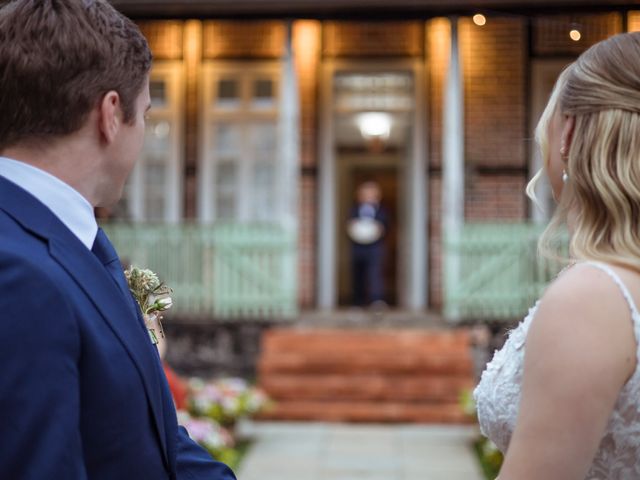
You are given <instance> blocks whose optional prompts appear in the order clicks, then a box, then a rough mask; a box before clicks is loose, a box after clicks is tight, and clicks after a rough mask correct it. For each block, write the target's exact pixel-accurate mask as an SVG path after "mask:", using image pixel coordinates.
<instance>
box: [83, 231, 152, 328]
mask: <svg viewBox="0 0 640 480" xmlns="http://www.w3.org/2000/svg"><path fill="white" fill-rule="evenodd" d="M91 251H92V252H93V254H94V255H95V256H96V257H97V258H98V260H100V262H102V264H103V265H104V268H105V269H106V270H107V272H109V275H110V276H111V278H113V281H114V282H115V283H116V285H117V286H118V289H119V290H120V292H121V293H122V295H124V300H125V302H126V303H127V305H129V308H130V309H131V312H132V313H133V314H134V315H135V316H136V318H137V319H138V323H139V324H140V326H142V328H143V330H144V332H145V334H146V333H147V329H146V327H145V326H144V320H143V319H142V315H141V312H140V308H139V307H138V305H137V304H136V301H135V299H134V298H133V295H132V294H131V290H129V285H128V284H127V279H126V278H125V276H124V270H123V269H122V263H120V257H118V254H117V253H116V249H115V248H113V245H112V244H111V242H110V241H109V238H108V237H107V234H106V233H104V230H102V229H101V228H98V234H97V235H96V239H95V241H94V242H93V247H92V248H91Z"/></svg>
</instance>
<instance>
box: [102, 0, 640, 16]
mask: <svg viewBox="0 0 640 480" xmlns="http://www.w3.org/2000/svg"><path fill="white" fill-rule="evenodd" d="M111 3H112V4H113V5H114V6H115V7H117V8H118V9H120V10H121V11H122V12H124V13H126V14H128V15H131V16H148V17H165V18H166V17H189V16H199V17H201V16H207V17H238V18H256V17H261V18H264V17H287V18H296V17H304V18H348V17H353V18H363V17H365V18H389V17H390V16H392V17H430V16H434V15H441V14H454V13H461V14H464V13H469V12H473V11H478V10H486V11H495V12H496V13H500V12H502V13H507V14H511V13H520V14H525V13H526V14H533V13H554V12H558V13H560V12H562V11H567V10H575V9H580V11H585V10H594V11H595V10H603V9H611V8H613V7H634V6H640V0H633V1H630V0H626V1H624V0H395V1H393V2H390V1H389V0H320V1H319V0H233V1H230V0H111Z"/></svg>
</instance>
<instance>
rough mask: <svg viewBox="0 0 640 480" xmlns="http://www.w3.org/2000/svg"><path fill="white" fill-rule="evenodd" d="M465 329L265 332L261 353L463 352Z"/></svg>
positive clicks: (293, 330) (465, 343) (466, 335)
mask: <svg viewBox="0 0 640 480" xmlns="http://www.w3.org/2000/svg"><path fill="white" fill-rule="evenodd" d="M468 346H469V334H468V332H467V331H466V330H454V331H443V332H437V333H436V332H434V333H425V332H424V331H416V330H403V331H397V330H386V331H345V330H295V329H273V330H269V331H268V332H266V333H265V335H264V337H263V340H262V351H263V352H276V353H282V352H295V351H303V352H309V351H311V350H316V351H317V350H320V351H327V349H331V350H333V349H340V348H345V347H346V348H348V349H349V351H358V352H365V351H367V352H388V351H393V352H397V351H415V350H417V349H418V350H425V351H429V352H432V353H439V352H443V351H444V352H448V353H451V352H453V351H466V349H467V348H468Z"/></svg>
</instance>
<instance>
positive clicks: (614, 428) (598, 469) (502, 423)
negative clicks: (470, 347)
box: [473, 262, 640, 480]
mask: <svg viewBox="0 0 640 480" xmlns="http://www.w3.org/2000/svg"><path fill="white" fill-rule="evenodd" d="M585 264H587V265H591V266H593V267H595V268H598V269H600V270H602V271H604V272H606V273H607V274H608V275H609V276H610V277H611V278H612V279H613V281H614V282H615V283H616V285H618V287H619V288H620V291H621V292H622V294H623V296H624V298H625V300H626V301H627V303H628V304H629V309H630V311H631V318H632V321H633V329H634V333H635V337H636V342H637V343H638V345H639V346H638V348H637V349H636V362H637V366H636V370H635V372H634V373H633V375H632V376H631V378H630V379H629V381H628V382H627V383H626V384H625V386H624V388H623V389H622V390H621V392H620V395H619V397H618V400H617V402H616V405H615V408H614V411H613V413H612V415H611V417H610V419H609V422H608V424H607V428H606V430H605V432H604V436H603V438H602V440H601V442H600V446H599V448H598V451H597V453H596V456H595V457H594V461H593V464H592V465H591V468H590V470H589V473H588V475H587V477H586V479H585V480H605V479H616V480H638V479H640V313H639V312H638V309H637V307H636V305H635V302H634V301H633V297H632V296H631V294H630V293H629V290H628V289H627V287H626V285H625V284H624V282H622V280H621V279H620V277H619V276H618V275H617V274H616V273H615V272H614V271H613V270H612V269H611V268H610V267H609V266H607V265H604V264H601V263H595V262H586V263H585ZM538 305H539V301H538V302H536V304H535V306H534V307H533V308H531V309H530V310H529V313H528V315H527V316H526V317H525V319H524V320H523V321H522V322H521V323H520V324H519V325H518V326H517V327H516V328H515V329H513V330H512V331H511V332H510V334H509V337H508V339H507V341H506V343H505V345H504V347H503V348H502V349H501V350H499V351H497V352H496V353H495V354H494V357H493V359H492V360H491V362H489V364H488V365H487V368H486V369H485V371H484V372H483V373H482V377H481V379H480V383H479V384H478V386H477V387H476V389H475V390H474V392H473V396H474V399H475V402H476V406H477V410H478V421H479V423H480V430H481V431H482V433H483V435H485V436H487V437H488V438H490V439H491V440H492V441H493V442H494V443H495V444H496V445H497V447H498V448H499V449H500V450H501V451H503V452H505V451H506V450H507V447H508V445H509V441H510V439H511V435H512V433H513V430H514V428H515V422H516V418H517V415H518V406H519V403H520V388H521V385H522V370H523V364H524V351H525V349H524V347H525V342H526V337H527V332H528V331H529V327H530V326H531V322H532V321H533V319H534V317H535V314H536V311H537V309H538Z"/></svg>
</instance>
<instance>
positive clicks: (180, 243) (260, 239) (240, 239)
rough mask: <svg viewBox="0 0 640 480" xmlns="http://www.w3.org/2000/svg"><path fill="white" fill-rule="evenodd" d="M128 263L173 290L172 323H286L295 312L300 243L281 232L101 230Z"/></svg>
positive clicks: (255, 228)
mask: <svg viewBox="0 0 640 480" xmlns="http://www.w3.org/2000/svg"><path fill="white" fill-rule="evenodd" d="M103 228H104V230H105V231H106V232H107V234H108V235H109V238H110V239H111V241H112V242H113V244H114V245H115V246H116V248H117V250H118V252H119V254H120V256H121V258H122V260H123V262H125V263H127V264H134V265H136V266H140V267H144V268H149V269H151V270H153V271H155V272H156V273H157V274H158V275H159V276H160V278H161V279H162V280H163V281H164V282H165V283H166V284H167V285H169V286H170V287H171V288H172V289H173V299H174V307H173V308H172V312H171V314H172V316H176V317H177V316H184V317H200V318H211V319H213V318H217V319H223V320H228V319H233V318H255V319H264V318H270V319H286V318H292V317H293V316H295V314H296V311H297V289H296V236H295V232H289V231H286V230H285V229H284V228H282V227H280V226H277V225H262V224H260V225H243V224H215V225H208V226H204V225H195V224H181V225H157V224H154V225H147V224H118V223H109V224H106V225H103Z"/></svg>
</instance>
